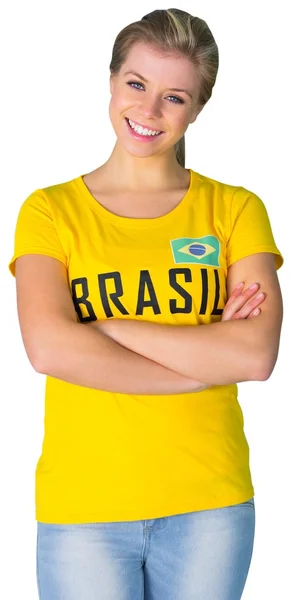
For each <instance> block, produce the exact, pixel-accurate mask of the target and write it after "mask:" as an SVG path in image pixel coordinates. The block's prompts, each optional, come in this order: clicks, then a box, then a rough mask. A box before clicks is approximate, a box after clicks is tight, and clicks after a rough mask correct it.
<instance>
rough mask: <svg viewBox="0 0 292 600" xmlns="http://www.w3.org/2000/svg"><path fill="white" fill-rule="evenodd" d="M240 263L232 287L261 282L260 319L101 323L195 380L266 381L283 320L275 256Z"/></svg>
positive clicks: (133, 347)
mask: <svg viewBox="0 0 292 600" xmlns="http://www.w3.org/2000/svg"><path fill="white" fill-rule="evenodd" d="M239 263H240V265H239ZM236 264H237V265H239V267H240V268H237V269H236V268H233V269H232V278H230V280H229V287H230V286H231V285H232V287H234V285H235V278H236V280H237V281H238V280H242V281H245V282H246V283H247V285H250V283H251V282H252V281H256V280H258V281H259V280H260V281H261V284H262V289H264V290H265V293H266V295H267V299H266V301H265V305H264V306H263V310H262V313H261V315H260V316H259V317H258V318H257V319H242V320H238V319H235V320H231V321H221V322H218V323H211V324H210V325H209V326H200V327H193V326H173V325H161V324H157V323H151V322H145V321H137V320H128V319H113V320H109V321H105V322H102V323H100V324H99V327H100V328H101V330H102V331H103V332H104V333H105V334H106V335H108V336H110V337H111V338H112V339H114V340H115V341H117V342H118V343H120V344H122V345H123V346H125V347H126V348H128V349H130V350H132V351H134V352H137V353H139V354H141V355H142V356H144V357H147V358H149V359H151V360H153V361H155V362H157V363H159V364H161V365H163V366H165V367H167V368H170V369H172V370H174V371H177V372H178V373H181V374H182V375H185V376H186V377H192V378H194V379H195V380H199V381H202V382H206V383H207V382H208V383H209V384H211V385H224V384H230V383H237V382H240V381H253V380H255V381H257V380H258V381H259V380H265V379H267V378H268V377H269V376H270V374H271V372H272V370H273V368H274V365H275V362H276V359H277V354H278V346H279V337H280V330H281V323H282V298H281V292H280V288H279V283H278V279H277V274H276V271H275V263H274V256H273V255H272V254H268V253H260V254H257V255H252V256H249V257H246V258H244V259H242V260H240V261H238V262H237V263H234V265H232V267H234V266H235V265H236ZM247 273H248V275H247ZM243 275H244V277H243ZM248 293H249V294H251V292H248ZM252 294H254V292H252Z"/></svg>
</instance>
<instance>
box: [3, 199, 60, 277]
mask: <svg viewBox="0 0 292 600" xmlns="http://www.w3.org/2000/svg"><path fill="white" fill-rule="evenodd" d="M24 254H44V255H46V256H52V257H53V258H57V259H58V260H60V261H61V262H63V263H64V265H66V266H67V257H66V254H65V252H64V249H63V247H62V243H61V241H60V237H59V235H58V232H57V228H56V225H55V222H54V219H53V216H52V211H51V210H50V206H49V202H48V200H47V198H46V195H45V193H44V192H43V190H36V191H34V192H32V193H31V194H30V195H29V196H28V198H26V200H25V201H24V202H23V204H22V205H21V207H20V210H19V213H18V217H17V222H16V228H15V234H14V254H13V256H12V258H11V260H10V262H9V265H8V268H9V270H10V273H12V275H13V276H14V277H15V260H16V259H17V258H18V257H19V256H23V255H24Z"/></svg>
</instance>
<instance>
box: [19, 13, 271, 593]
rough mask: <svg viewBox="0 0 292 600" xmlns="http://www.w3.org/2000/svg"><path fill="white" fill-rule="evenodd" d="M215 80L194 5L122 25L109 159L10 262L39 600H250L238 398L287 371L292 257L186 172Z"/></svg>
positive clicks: (52, 207)
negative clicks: (37, 412) (282, 279)
mask: <svg viewBox="0 0 292 600" xmlns="http://www.w3.org/2000/svg"><path fill="white" fill-rule="evenodd" d="M217 69H218V49H217V45H216V43H215V41H214V38H213V36H212V33H211V32H210V29H209V28H208V26H207V24H206V23H205V22H204V21H203V20H201V19H199V18H196V17H193V16H191V15H189V14H188V13H186V12H184V11H181V10H177V9H171V10H156V11H153V12H152V13H150V14H149V15H146V16H145V17H143V18H142V19H141V21H139V22H136V23H132V24H130V25H129V26H127V27H125V28H124V29H123V30H122V31H121V32H120V33H119V35H118V36H117V38H116V40H115V44H114V48H113V55H112V60H111V64H110V72H111V76H110V92H111V101H110V119H111V122H112V125H113V128H114V130H115V133H116V136H117V141H116V144H115V146H114V149H113V152H112V154H111V156H110V157H109V159H108V160H107V161H106V162H105V163H104V164H103V165H101V166H100V167H98V168H97V169H95V170H94V171H93V172H91V173H88V174H86V175H81V176H78V177H76V178H75V179H73V180H71V181H67V182H65V183H59V184H56V185H52V186H50V187H47V188H43V189H37V190H35V191H34V192H32V194H31V195H30V196H29V197H28V198H27V199H26V200H25V202H24V203H23V205H22V206H21V209H20V212H19V216H18V221H17V227H16V235H15V252H14V256H13V258H12V259H11V262H10V264H9V267H10V270H11V273H12V274H13V275H15V276H16V283H17V298H18V313H19V322H20V327H21V332H22V336H23V341H24V345H25V348H26V351H27V354H28V357H29V359H30V361H31V364H32V365H33V367H34V369H35V370H36V371H37V372H39V373H44V374H46V375H47V380H46V405H45V435H44V442H43V448H42V454H41V456H40V458H39V461H38V464H37V468H36V520H37V527H38V536H37V576H38V590H39V595H40V598H42V600H61V599H62V600H73V599H74V600H75V599H78V600H85V599H86V600H95V599H99V600H117V599H118V600H138V599H139V600H140V598H141V597H144V598H145V600H178V598H180V599H182V600H195V599H196V600H214V599H215V598H216V600H223V599H224V600H237V599H239V598H241V595H242V591H243V588H244V585H245V581H246V578H247V574H248V570H249V566H250V561H251V556H252V549H253V541H254V528H255V506H254V499H253V496H254V488H253V484H252V480H251V473H250V468H249V448H248V444H247V441H246V438H245V435H244V429H243V416H242V411H241V408H240V405H239V403H238V400H237V385H236V384H237V383H238V382H240V381H253V380H258V381H263V380H266V379H267V378H268V377H269V376H270V374H271V372H272V370H273V368H274V365H275V363H276V360H277V354H278V346H279V337H280V330H281V323H282V299H281V292H280V288H279V283H278V278H277V273H276V270H277V269H278V268H279V267H281V265H282V263H283V257H282V255H281V253H280V251H279V250H278V248H277V246H276V244H275V241H274V238H273V234H272V230H271V226H270V222H269V217H268V215H267V211H266V209H265V206H264V204H263V202H262V200H261V199H260V198H259V197H258V196H257V195H256V194H254V193H253V192H251V191H249V190H247V189H245V188H243V187H237V186H232V185H229V184H224V183H222V182H219V181H215V180H213V179H211V178H209V177H207V176H204V175H201V174H199V173H197V172H195V171H193V170H192V169H191V168H190V169H186V168H185V157H184V133H185V131H186V130H187V128H188V126H189V125H190V124H191V123H194V121H195V120H196V118H197V116H198V114H199V112H200V111H201V110H202V108H203V106H205V104H206V103H207V102H208V100H209V98H210V97H211V93H212V88H213V85H214V83H215V80H216V75H217ZM254 282H255V283H254ZM259 282H260V285H259ZM253 283H254V286H253V287H252V284H253ZM238 284H239V286H238ZM260 287H261V289H262V290H263V295H262V296H261V297H258V295H257V292H258V291H259V288H260ZM227 298H229V300H228V302H227ZM260 305H261V308H259V306H260ZM256 311H257V312H256ZM199 325H208V327H198V326H199ZM143 594H144V595H143Z"/></svg>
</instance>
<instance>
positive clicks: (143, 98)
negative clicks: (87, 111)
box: [109, 42, 202, 156]
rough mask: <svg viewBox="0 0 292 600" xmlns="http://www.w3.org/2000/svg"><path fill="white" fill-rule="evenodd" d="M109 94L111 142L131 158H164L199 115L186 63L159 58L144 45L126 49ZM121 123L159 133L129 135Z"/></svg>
mask: <svg viewBox="0 0 292 600" xmlns="http://www.w3.org/2000/svg"><path fill="white" fill-rule="evenodd" d="M134 72H135V73H136V75H135V74H134ZM137 74H139V75H137ZM142 77H143V78H142ZM145 80H147V81H145ZM174 88H176V90H175V91H174ZM178 89H179V90H180V91H177V90H178ZM182 90H184V91H182ZM110 92H111V100H110V105H109V114H110V119H111V123H112V126H113V128H114V131H115V133H116V136H117V138H118V140H119V142H120V143H121V144H122V146H123V147H124V148H125V149H126V150H127V151H128V152H130V153H131V154H135V155H137V156H150V155H153V154H163V153H164V152H166V151H167V150H168V149H169V148H171V147H172V146H174V144H176V142H178V140H179V139H180V138H181V137H182V136H183V134H184V133H185V131H186V129H187V127H188V125H189V124H190V123H193V122H194V121H195V119H196V117H197V115H198V113H199V112H200V110H201V109H202V106H199V105H198V96H199V77H198V74H197V72H196V70H195V68H194V67H193V65H192V64H191V62H190V61H189V60H188V59H187V58H185V57H181V56H180V57H177V56H174V55H170V54H162V52H161V51H160V52H159V51H158V50H157V49H156V50H155V48H152V47H150V46H149V45H146V44H145V43H144V42H143V43H142V42H139V43H136V44H135V45H134V46H132V48H131V50H130V52H129V54H128V57H127V59H126V61H125V62H124V64H123V65H122V67H121V69H120V72H119V73H118V74H116V75H111V77H110ZM127 119H130V120H131V122H134V123H137V124H138V125H141V126H143V127H145V128H148V130H152V131H153V130H154V131H161V132H162V133H160V134H159V135H157V136H156V135H150V136H149V135H147V136H145V135H141V133H146V132H145V131H144V132H143V131H141V129H140V130H139V132H135V131H133V130H132V129H131V127H130V125H129V124H128V121H127ZM132 125H133V123H132Z"/></svg>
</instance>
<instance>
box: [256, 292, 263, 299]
mask: <svg viewBox="0 0 292 600" xmlns="http://www.w3.org/2000/svg"><path fill="white" fill-rule="evenodd" d="M263 296H264V294H263V292H261V293H260V294H257V296H256V298H263Z"/></svg>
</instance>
